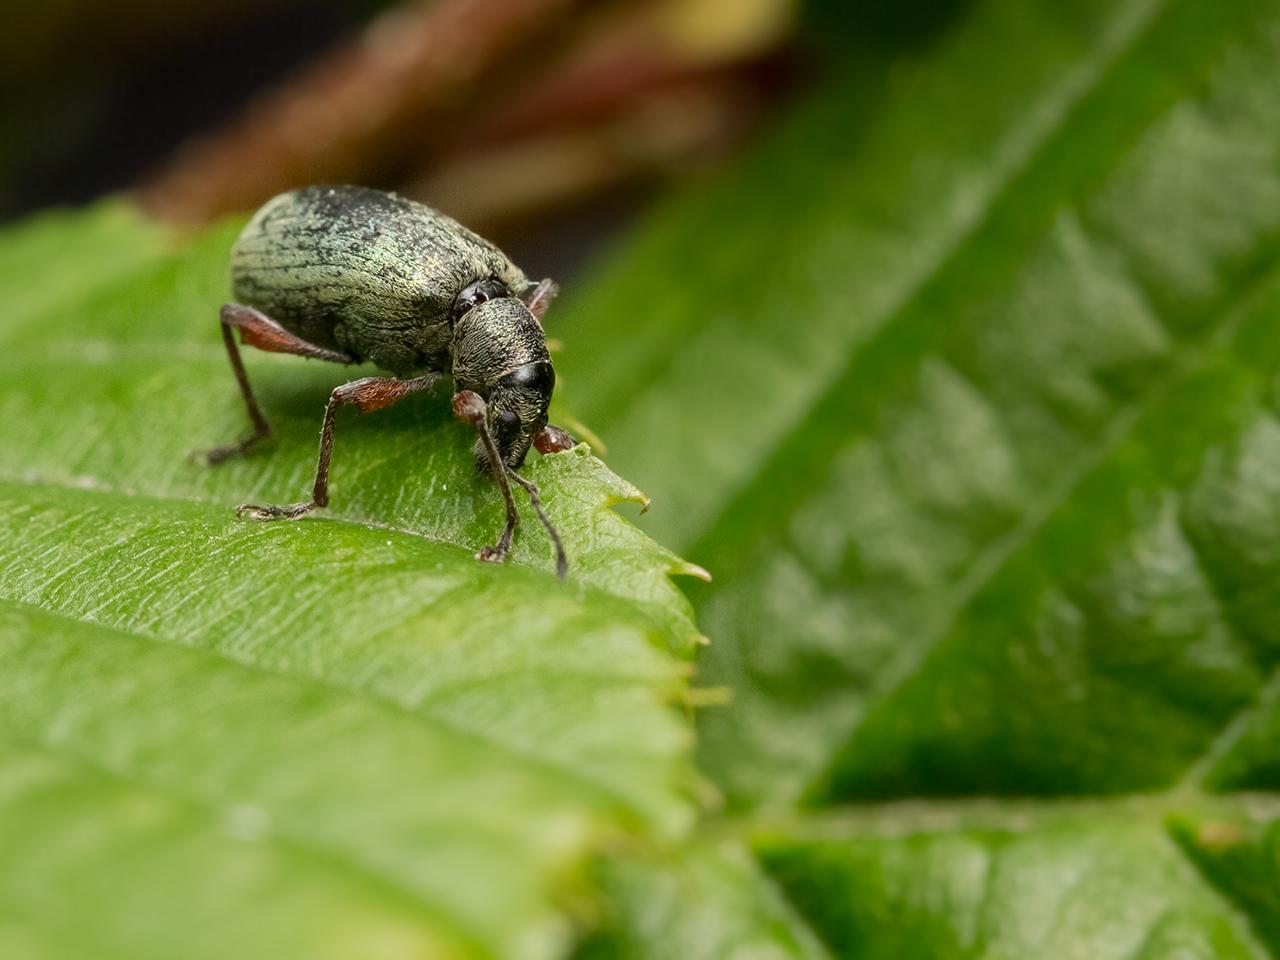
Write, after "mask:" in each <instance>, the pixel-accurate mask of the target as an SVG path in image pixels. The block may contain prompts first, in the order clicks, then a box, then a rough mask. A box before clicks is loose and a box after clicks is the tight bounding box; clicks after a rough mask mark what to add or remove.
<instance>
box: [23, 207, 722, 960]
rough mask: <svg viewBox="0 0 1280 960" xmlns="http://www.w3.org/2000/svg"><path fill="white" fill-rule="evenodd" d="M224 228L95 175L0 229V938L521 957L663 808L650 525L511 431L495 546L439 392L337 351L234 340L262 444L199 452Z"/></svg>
mask: <svg viewBox="0 0 1280 960" xmlns="http://www.w3.org/2000/svg"><path fill="white" fill-rule="evenodd" d="M231 236H232V233H231V232H230V231H229V230H226V229H224V230H219V231H214V232H213V233H212V234H210V235H209V236H208V237H207V238H206V239H204V240H202V241H201V242H199V243H196V244H195V245H194V246H184V247H182V248H181V249H179V250H178V251H176V252H172V253H171V252H168V251H167V249H166V244H165V242H164V239H163V238H162V237H161V236H160V235H159V234H157V233H156V232H155V231H154V230H153V229H151V228H148V227H145V226H143V225H142V224H140V223H139V222H137V221H136V219H135V218H133V217H131V216H129V215H127V214H126V213H124V212H123V211H121V210H119V209H117V208H114V207H107V208H103V209H101V210H98V211H96V212H91V213H88V214H85V215H79V216H72V217H53V218H47V219H44V220H41V221H39V222H37V223H35V224H33V225H30V226H27V227H25V228H23V229H20V230H18V231H16V232H12V233H10V234H9V235H8V236H6V237H4V238H3V239H2V240H0V263H3V264H4V274H3V275H0V289H4V290H6V291H13V296H12V298H11V299H10V300H9V303H10V305H11V308H10V309H8V310H6V311H5V312H4V315H3V317H2V318H0V342H2V343H3V360H2V361H0V364H2V365H3V367H4V370H3V382H4V384H5V387H4V390H3V391H2V392H0V422H3V423H4V424H5V428H4V443H3V444H2V445H0V904H2V909H0V947H3V948H4V949H0V954H3V955H4V956H6V957H26V956H28V955H35V956H41V957H45V956H50V957H55V956H56V957H62V956H66V957H85V956H93V957H122V958H124V957H127V958H130V960H133V958H139V957H157V958H166V960H169V958H174V957H210V958H212V957H228V956H262V957H266V956H274V957H280V956H299V957H301V956H306V957H319V956H325V957H330V956H331V957H351V956H362V957H373V956H376V957H404V958H409V957H413V958H418V957H426V956H432V957H435V956H450V957H455V956H456V957H526V956H529V957H539V956H554V955H557V954H558V953H560V952H561V951H562V950H563V948H564V946H565V943H566V938H567V936H568V932H569V927H568V924H567V923H566V921H565V918H564V915H563V909H564V905H565V901H564V898H565V896H566V895H567V894H568V893H569V892H571V891H572V890H573V889H574V887H575V886H576V884H577V877H578V871H579V867H580V865H581V864H582V862H583V860H584V857H585V856H586V855H587V854H588V853H589V852H591V851H593V850H596V849H598V848H599V847H600V846H601V845H602V844H604V843H607V842H613V841H614V840H615V839H616V838H618V837H621V836H626V837H629V838H633V839H634V838H651V839H664V840H668V841H669V840H671V839H673V838H675V837H678V836H679V835H680V834H681V833H682V832H683V831H684V830H685V829H686V828H687V827H688V825H689V822H690V819H691V815H692V811H693V803H692V794H693V788H694V783H695V782H694V779H693V776H692V773H691V768H690V765H689V763H688V752H689V746H690V740H689V736H688V732H687V728H686V724H685V723H684V722H683V718H682V716H681V715H680V713H679V712H678V709H677V702H678V700H679V699H680V698H681V697H682V696H683V688H684V681H685V678H686V676H687V673H688V670H687V665H686V663H685V661H684V659H683V657H685V656H687V655H688V653H689V652H690V651H691V649H692V647H693V644H694V642H695V641H696V640H697V634H696V632H695V631H694V629H693V627H692V624H691V622H690V619H689V616H688V607H687V604H686V603H685V601H684V600H683V598H682V597H681V596H680V594H679V593H678V591H676V589H675V588H674V587H673V586H672V585H671V583H670V581H669V579H668V575H669V574H670V573H672V572H674V571H677V570H680V569H682V565H681V564H680V563H679V561H677V560H676V559H675V558H674V557H673V556H672V555H670V554H669V553H667V552H666V551H664V550H662V549H661V548H659V547H657V546H656V545H655V544H653V543H652V542H651V541H649V540H648V539H647V538H645V537H644V536H643V535H642V534H640V533H638V532H637V531H636V530H635V529H634V528H633V527H632V526H630V525H629V524H628V523H627V522H626V521H625V520H623V519H621V518H620V517H619V516H618V515H617V514H616V513H615V512H614V511H613V510H611V509H609V507H610V506H611V505H613V504H615V503H618V502H619V501H622V500H634V499H638V498H639V494H638V492H637V491H636V490H635V489H634V488H633V487H631V486H630V485H629V484H627V483H625V482H624V481H622V480H620V479H619V478H617V477H616V476H614V475H613V474H611V473H610V472H609V471H608V470H607V469H606V468H605V467H604V466H603V465H602V464H601V463H600V462H599V461H598V460H596V459H595V458H593V457H592V456H590V455H589V454H588V453H587V452H586V451H585V449H584V448H579V449H578V450H576V451H572V452H569V453H564V454H560V455H557V456H555V457H548V458H545V459H541V460H538V461H537V462H534V463H531V464H530V465H529V473H530V474H531V476H532V477H533V478H534V479H535V480H536V481H537V482H538V483H539V484H540V485H541V486H542V488H543V491H544V493H545V496H546V498H547V501H548V509H549V510H550V512H551V513H552V515H553V516H554V517H555V518H556V520H557V521H558V522H559V525H560V530H561V533H562V534H563V536H564V538H565V541H566V545H567V547H568V550H569V553H570V556H571V558H572V567H571V572H570V578H569V580H568V582H565V583H560V582H558V581H557V580H556V579H555V577H554V575H553V574H552V573H550V572H548V569H549V567H550V566H551V560H552V558H551V553H550V545H549V543H548V542H547V540H546V537H545V535H544V534H543V533H542V532H541V528H540V527H539V526H538V524H537V522H536V519H535V518H534V517H533V516H532V514H531V513H529V511H528V508H527V506H526V507H525V513H526V517H525V521H526V522H525V524H524V525H523V526H522V528H521V531H520V533H519V535H518V537H519V544H518V547H517V551H516V555H515V557H514V559H513V561H512V562H510V563H508V564H507V565H506V566H504V567H496V566H492V565H488V564H482V563H478V562H477V561H476V560H474V559H473V554H474V552H475V550H476V548H477V547H479V546H481V545H483V544H484V543H485V542H487V541H488V540H490V539H491V538H492V537H493V536H494V535H495V533H496V531H497V529H498V527H499V526H500V520H501V509H500V506H499V503H500V499H499V497H498V494H497V490H496V488H495V486H494V485H493V483H492V482H491V481H489V480H488V479H486V478H485V477H482V476H480V475H479V474H478V473H477V472H476V470H475V467H474V464H473V462H472V459H471V454H470V442H471V438H470V437H469V436H468V432H467V431H466V430H465V429H464V428H463V427H462V426H461V425H459V424H456V423H454V422H453V421H452V418H451V417H450V415H449V413H448V406H449V404H448V396H447V391H443V390H442V391H437V393H436V394H434V395H431V396H427V397H423V398H421V402H419V403H416V404H414V403H409V404H406V405H405V406H404V407H403V408H402V409H396V410H393V411H386V412H384V413H382V414H381V415H379V416H377V417H369V418H367V419H363V420H360V421H357V420H356V418H355V417H351V418H347V417H343V418H342V422H341V423H340V425H339V429H338V442H337V450H336V454H335V486H334V491H333V496H334V509H333V510H331V511H330V512H329V516H328V517H325V518H316V519H308V520H306V521H303V522H299V523H294V524H278V525H261V524H257V523H253V522H243V521H237V520H236V518H235V516H234V513H233V511H232V507H233V505H234V504H235V503H237V502H239V501H242V500H253V499H256V500H266V501H288V500H291V499H296V498H297V497H298V496H299V495H300V494H302V493H304V492H305V490H306V489H307V487H308V482H309V481H308V478H309V476H310V472H311V471H312V469H313V464H314V455H315V437H316V430H317V426H318V423H319V418H320V414H321V412H322V410H323V405H324V400H325V397H326V395H327V390H328V388H329V387H331V386H332V385H333V384H335V383H336V382H341V381H342V380H343V379H344V377H345V376H347V375H348V374H346V372H345V371H343V370H342V369H341V368H338V367H332V366H321V365H317V364H310V365H309V364H306V363H304V362H301V361H297V362H294V363H292V364H290V363H287V362H279V361H280V359H282V358H268V357H262V356H261V355H257V356H252V357H251V358H250V360H249V363H250V366H251V370H252V375H253V376H254V378H255V379H256V380H257V381H258V383H259V385H260V387H261V393H262V395H263V397H264V400H265V405H266V407H267V409H268V410H269V411H270V414H271V416H272V418H273V421H274V423H275V426H276V428H277V431H278V433H279V436H280V439H279V442H278V443H276V444H275V445H274V447H273V448H272V449H269V450H266V451H264V452H263V453H262V454H261V455H259V456H254V457H251V458H248V459H245V460H244V461H243V462H240V463H235V464H228V465H226V466H225V467H224V468H221V469H218V470H209V469H207V468H204V467H202V466H196V465H192V464H189V463H187V462H186V461H185V459H184V457H185V454H186V453H187V452H188V450H190V449H191V448H193V447H197V446H201V445H208V444H209V443H213V442H217V441H220V440H226V439H228V438H232V437H235V436H237V435H238V434H240V433H241V432H243V430H244V429H245V414H244V411H243V409H242V406H241V402H240V399H239V397H238V395H237V392H236V389H235V384H234V380H233V379H232V376H231V372H230V369H229V367H228V365H227V362H226V357H225V354H224V352H223V349H222V345H221V342H220V339H219V337H218V334H217V323H216V307H217V304H218V303H219V302H220V301H221V300H222V299H223V298H224V297H225V284H226V280H225V270H226V253H227V248H228V246H229V243H230V239H231Z"/></svg>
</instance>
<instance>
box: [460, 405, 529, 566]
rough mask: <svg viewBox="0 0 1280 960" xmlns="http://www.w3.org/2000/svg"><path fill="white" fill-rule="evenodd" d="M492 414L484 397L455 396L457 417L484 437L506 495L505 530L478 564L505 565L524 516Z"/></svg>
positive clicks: (501, 488) (484, 550)
mask: <svg viewBox="0 0 1280 960" xmlns="http://www.w3.org/2000/svg"><path fill="white" fill-rule="evenodd" d="M488 413H489V408H488V405H487V404H486V403H485V402H484V399H483V398H482V397H481V396H480V394H478V393H475V392H473V391H471V390H459V391H458V392H457V393H455V394H454V395H453V415H454V416H455V417H457V418H458V419H459V420H461V421H462V422H463V423H469V424H471V426H473V427H475V429H476V432H477V433H478V434H480V442H481V444H483V445H484V452H485V455H486V456H487V457H488V458H489V469H490V470H492V471H493V478H494V479H495V480H497V481H498V489H499V490H501V491H502V500H503V502H504V503H505V504H506V507H507V522H506V526H504V527H503V528H502V533H501V535H500V536H499V537H498V542H497V543H495V544H494V545H493V546H491V547H485V548H484V549H483V550H481V551H480V552H479V553H477V554H476V559H477V560H484V561H486V562H488V563H501V562H502V561H503V560H505V559H506V557H507V553H508V552H510V550H511V539H512V537H513V536H515V532H516V524H518V523H519V522H520V514H519V513H517V512H516V498H515V497H513V496H512V495H511V483H510V481H509V480H507V465H506V464H505V463H503V462H502V457H501V456H500V455H499V454H498V445H497V444H496V443H494V442H493V434H491V433H490V432H489V425H488V424H487V423H486V422H485V417H486V416H487V415H488Z"/></svg>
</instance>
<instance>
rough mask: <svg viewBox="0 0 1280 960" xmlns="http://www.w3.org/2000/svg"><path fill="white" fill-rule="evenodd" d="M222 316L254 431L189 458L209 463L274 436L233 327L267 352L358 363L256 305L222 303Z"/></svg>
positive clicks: (229, 353) (225, 339) (247, 342)
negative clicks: (292, 329)
mask: <svg viewBox="0 0 1280 960" xmlns="http://www.w3.org/2000/svg"><path fill="white" fill-rule="evenodd" d="M220 320H221V324H222V342H223V343H224V344H226V347H227V357H228V358H229V359H230V360H231V369H232V371H233V372H234V373H235V375H236V383H237V384H239V385H240V395H241V396H242V397H244V406H245V409H246V410H247V411H248V413H249V422H250V423H252V424H253V433H251V434H249V436H247V437H245V438H244V439H243V440H241V441H239V442H238V443H227V444H223V445H222V446H220V447H213V448H212V449H209V450H196V451H193V452H192V453H191V455H190V456H189V457H188V458H187V459H189V460H196V459H203V460H204V462H205V463H207V464H209V465H210V466H213V465H214V464H217V463H222V461H224V460H226V459H228V458H230V457H234V456H238V455H240V454H242V453H247V452H248V451H249V450H251V449H252V448H253V447H255V446H256V445H257V444H259V443H261V442H262V441H263V440H266V439H267V438H268V437H270V436H271V425H270V424H269V423H267V418H266V417H265V416H263V414H262V408H261V407H260V406H258V398H257V397H255V396H254V395H253V387H251V386H250V385H249V375H248V374H247V373H246V372H245V369H244V361H243V360H241V359H240V348H239V347H238V346H237V345H236V339H235V334H234V332H233V331H235V330H239V331H240V342H241V343H243V344H244V345H245V346H249V347H257V348H258V349H259V350H265V351H267V352H268V353H291V354H296V355H297V356H300V357H312V358H314V359H316V360H328V361H330V362H332V363H355V358H354V357H351V356H349V355H347V354H345V353H339V352H338V351H336V350H327V349H325V348H324V347H319V346H316V345H315V344H314V343H308V342H307V341H306V340H303V339H301V338H300V337H296V336H294V335H293V334H292V333H290V332H289V331H288V330H286V329H285V328H284V327H282V326H280V324H278V323H276V322H275V321H274V320H272V319H271V318H270V317H268V316H267V315H266V314H265V313H263V312H262V311H260V310H255V309H254V308H253V307H246V306H244V305H243V304H239V303H227V304H223V307H222V311H221V313H220Z"/></svg>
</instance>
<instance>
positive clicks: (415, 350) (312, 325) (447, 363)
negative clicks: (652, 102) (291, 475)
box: [198, 187, 574, 577]
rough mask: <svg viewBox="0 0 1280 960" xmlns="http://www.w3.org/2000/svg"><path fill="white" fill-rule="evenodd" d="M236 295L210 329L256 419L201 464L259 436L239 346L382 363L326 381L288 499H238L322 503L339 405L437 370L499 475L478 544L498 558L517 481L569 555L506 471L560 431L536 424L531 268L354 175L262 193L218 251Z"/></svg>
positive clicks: (295, 513) (558, 437) (265, 514)
mask: <svg viewBox="0 0 1280 960" xmlns="http://www.w3.org/2000/svg"><path fill="white" fill-rule="evenodd" d="M231 287H232V294H233V296H234V297H235V300H236V302H234V303H228V304H225V305H224V306H223V308H222V313H221V322H222V339H223V341H224V342H225V344H226V347H227V356H228V357H229V358H230V360H231V369H232V371H233V372H234V373H235V377H236V381H237V383H238V384H239V385H240V393H241V394H242V395H243V397H244V403H245V407H246V409H247V410H248V413H249V420H250V422H251V424H252V427H253V432H252V433H250V434H249V436H247V437H246V438H245V439H243V440H241V441H239V442H237V443H231V444H227V445H225V446H220V447H214V448H212V449H210V450H204V451H201V452H200V453H199V454H198V455H199V456H202V457H203V458H204V460H205V461H206V462H207V463H209V464H216V463H221V462H222V461H224V460H226V459H227V458H229V457H232V456H237V455H239V454H243V453H246V452H247V451H249V450H251V449H252V448H253V447H255V446H256V445H258V444H260V443H261V442H262V441H263V440H266V439H267V438H268V437H270V436H271V427H270V425H269V424H268V422H267V419H266V417H265V416H264V415H263V413H262V408H261V407H260V406H259V405H258V401H257V399H256V398H255V397H254V395H253V389H252V388H251V387H250V385H249V378H248V376H247V375H246V374H245V369H244V363H243V362H242V361H241V359H240V350H239V347H238V346H237V344H236V339H235V332H236V331H238V332H239V335H240V343H241V344H244V345H246V346H251V347H257V348H258V349H259V350H266V351H270V352H272V353H291V354H296V355H298V356H302V357H311V358H314V359H317V360H327V361H330V362H331V363H343V364H352V363H362V362H365V361H368V362H371V363H373V364H375V365H376V366H377V367H379V368H380V369H382V370H385V371H387V372H389V373H390V374H392V376H389V377H365V378H363V379H361V380H353V381H351V382H349V383H345V384H343V385H342V386H339V387H337V388H335V389H334V391H333V392H332V393H331V394H330V395H329V403H328V406H326V407H325V412H324V421H323V425H322V427H321V431H320V456H319V461H318V462H317V464H316V476H315V482H314V484H313V487H312V492H311V499H310V500H308V501H306V502H304V503H295V504H292V505H289V506H259V505H258V504H252V503H247V504H242V505H241V506H240V507H239V508H237V511H236V512H237V513H238V514H240V515H242V516H249V517H253V518H255V519H258V520H295V519H297V518H298V517H301V516H304V515H305V514H307V513H310V512H311V511H312V510H314V509H315V508H316V507H323V506H326V505H327V504H328V503H329V461H330V458H331V456H332V454H333V431H334V421H335V418H336V415H337V412H338V409H339V408H340V407H343V406H354V407H356V408H357V409H359V410H361V411H372V410H381V409H382V408H384V407H388V406H390V405H391V404H393V403H395V402H396V401H398V400H400V399H402V398H404V397H406V396H408V395H409V394H411V393H415V392H417V391H419V390H424V389H426V388H427V387H430V386H432V385H433V384H435V383H436V382H438V381H439V380H440V378H441V377H443V376H444V375H445V374H446V373H447V374H450V375H451V376H452V377H453V383H454V387H455V389H456V390H457V392H456V393H455V394H454V397H453V411H454V415H455V416H456V417H458V419H460V420H462V421H463V422H464V423H467V424H469V425H470V426H472V427H473V428H474V429H475V430H476V432H477V434H478V437H477V439H476V443H475V448H474V452H475V457H476V462H477V466H478V467H480V468H481V469H487V470H488V471H490V472H491V473H492V474H493V476H494V478H495V479H496V480H497V483H498V488H499V489H500V490H501V492H502V496H503V499H504V501H505V504H506V511H507V514H506V524H505V526H504V527H503V530H502V533H501V534H500V535H499V536H498V539H497V541H496V542H495V543H494V544H493V545H492V546H488V547H485V548H484V549H483V550H481V551H480V552H479V553H478V554H477V555H476V556H477V558H478V559H481V560H488V561H492V562H495V563H499V562H501V561H502V560H503V559H504V558H505V557H506V555H507V552H508V551H509V550H510V549H511V540H512V537H513V535H514V534H515V528H516V525H517V523H518V522H519V514H518V513H517V511H516V504H515V498H514V497H513V496H512V493H511V484H512V483H513V482H514V483H515V484H516V485H518V486H520V487H521V488H523V489H524V490H525V492H526V493H527V494H528V495H529V499H530V502H531V504H532V505H533V508H534V510H535V512H536V513H537V515H538V518H539V520H541V521H542V524H543V526H544V527H546V529H547V533H548V535H549V536H550V537H551V541H552V543H553V544H554V545H555V550H556V571H557V573H558V574H559V575H560V576H561V577H563V576H564V574H565V571H566V569H567V567H568V563H567V560H566V558H565V553H564V547H563V545H562V543H561V541H560V536H559V534H558V533H557V532H556V529H555V527H554V526H553V525H552V523H551V520H550V519H549V518H548V517H547V514H546V512H545V511H544V510H543V508H542V503H541V501H540V499H539V497H538V488H537V487H536V486H535V485H534V484H533V483H532V482H531V481H530V480H528V479H526V478H525V477H522V476H521V475H520V474H519V473H517V472H516V471H517V470H518V469H519V468H520V467H521V466H522V465H523V463H524V460H525V457H526V456H527V455H528V452H529V448H530V447H534V448H536V449H537V450H538V451H539V452H540V453H544V454H546V453H554V452H556V451H560V450H567V449H569V448H570V447H572V446H573V442H574V441H573V439H572V438H571V437H570V436H569V434H567V433H566V432H565V431H563V430H561V429H560V428H559V427H554V426H551V425H549V424H548V423H547V406H548V404H549V403H550V402H551V391H552V389H553V388H554V386H555V379H556V378H555V370H554V369H553V368H552V366H551V357H550V355H549V354H548V353H547V345H546V338H545V336H544V334H543V332H542V316H543V314H545V313H546V310H547V307H548V306H549V305H550V303H551V300H552V299H553V298H554V297H555V295H556V292H557V288H556V285H555V283H553V282H552V281H550V280H542V281H540V282H538V283H534V282H532V281H530V280H529V279H528V278H527V277H526V276H525V275H524V274H523V273H522V272H521V271H520V269H519V268H518V267H517V266H516V265H515V264H514V263H512V262H511V260H510V259H508V258H507V256H506V255H505V254H504V253H502V251H500V250H499V249H498V248H497V247H495V246H494V245H493V244H491V243H489V242H488V241H487V240H484V239H483V238H481V237H478V236H477V235H476V234H474V233H472V232H471V231H470V230H468V229H467V228H466V227H464V226H462V225H461V224H459V223H457V222H455V221H453V220H451V219H449V218H448V217H446V216H444V215H443V214H440V213H437V212H436V211H435V210H432V209H431V208H430V207H427V206H424V205H423V204H420V203H415V202H413V201H411V200H406V199H404V198H402V197H398V196H396V195H395V194H391V193H383V192H382V191H379V190H370V189H367V188H364V187H304V188H303V189H300V190H294V191H291V192H289V193H284V194H281V195H280V196H278V197H276V198H275V199H273V200H270V201H268V202H267V203H266V204H265V205H264V206H263V207H262V208H261V209H260V210H258V212H257V213H255V214H254V215H253V218H252V219H251V220H250V221H249V223H248V225H246V226H245V228H244V231H243V232H242V233H241V234H240V237H239V239H237V240H236V242H235V245H234V247H233V248H232V250H231Z"/></svg>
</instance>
